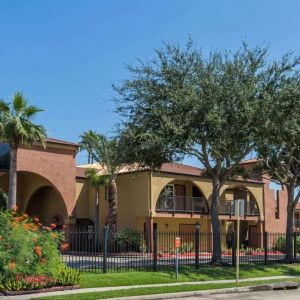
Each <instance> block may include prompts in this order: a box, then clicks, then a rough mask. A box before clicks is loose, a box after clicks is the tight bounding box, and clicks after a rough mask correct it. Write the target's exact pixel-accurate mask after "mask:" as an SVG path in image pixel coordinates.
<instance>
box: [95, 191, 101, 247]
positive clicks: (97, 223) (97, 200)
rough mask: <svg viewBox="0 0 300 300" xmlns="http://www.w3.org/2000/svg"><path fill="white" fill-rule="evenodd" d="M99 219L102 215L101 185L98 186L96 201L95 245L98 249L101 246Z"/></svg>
mask: <svg viewBox="0 0 300 300" xmlns="http://www.w3.org/2000/svg"><path fill="white" fill-rule="evenodd" d="M99 221H100V215H99V187H96V201H95V245H96V249H98V246H99V234H100V232H99Z"/></svg>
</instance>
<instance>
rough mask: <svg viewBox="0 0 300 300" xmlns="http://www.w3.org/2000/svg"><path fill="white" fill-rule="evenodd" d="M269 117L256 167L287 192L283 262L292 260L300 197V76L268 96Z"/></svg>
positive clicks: (260, 144) (259, 147)
mask: <svg viewBox="0 0 300 300" xmlns="http://www.w3.org/2000/svg"><path fill="white" fill-rule="evenodd" d="M268 106H269V108H270V109H269V116H267V115H266V116H265V117H266V118H268V119H269V120H270V122H268V124H267V125H268V127H267V130H266V131H265V135H264V137H263V138H262V139H260V143H259V144H258V156H259V159H260V160H259V161H258V164H257V166H256V171H257V169H258V170H259V171H262V175H263V176H267V177H268V178H269V179H271V180H272V181H274V182H276V183H278V184H280V185H281V186H282V187H284V188H285V189H286V191H287V195H288V203H287V224H286V239H285V249H286V261H287V262H292V261H293V230H294V208H295V206H296V204H297V203H298V201H299V198H300V190H299V187H300V78H297V77H295V78H293V79H290V80H288V81H287V82H286V83H285V84H284V85H283V86H282V88H281V89H280V91H278V93H276V94H274V96H273V98H272V99H270V104H269V105H268Z"/></svg>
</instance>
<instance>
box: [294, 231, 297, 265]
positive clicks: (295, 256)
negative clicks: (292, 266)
mask: <svg viewBox="0 0 300 300" xmlns="http://www.w3.org/2000/svg"><path fill="white" fill-rule="evenodd" d="M296 261H297V232H294V262H296Z"/></svg>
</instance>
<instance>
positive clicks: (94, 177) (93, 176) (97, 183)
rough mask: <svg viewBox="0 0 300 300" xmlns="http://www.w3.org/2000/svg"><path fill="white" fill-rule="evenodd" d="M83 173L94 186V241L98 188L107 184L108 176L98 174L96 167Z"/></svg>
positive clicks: (98, 209)
mask: <svg viewBox="0 0 300 300" xmlns="http://www.w3.org/2000/svg"><path fill="white" fill-rule="evenodd" d="M85 175H86V177H87V178H88V180H89V183H90V185H91V186H93V187H94V188H95V242H96V245H98V242H99V232H100V231H99V222H100V204H99V200H100V197H99V189H100V187H101V186H106V185H107V184H108V176H105V175H100V174H98V171H97V170H96V169H87V170H86V171H85Z"/></svg>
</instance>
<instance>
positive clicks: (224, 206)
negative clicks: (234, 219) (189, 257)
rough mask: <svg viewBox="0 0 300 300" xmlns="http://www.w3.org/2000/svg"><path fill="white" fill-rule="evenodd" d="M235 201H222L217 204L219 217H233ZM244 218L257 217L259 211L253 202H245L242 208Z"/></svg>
mask: <svg viewBox="0 0 300 300" xmlns="http://www.w3.org/2000/svg"><path fill="white" fill-rule="evenodd" d="M235 203H236V202H235V201H234V200H223V201H221V202H220V204H219V215H229V216H234V215H235ZM244 215H245V216H259V209H258V206H257V203H256V201H255V200H248V201H245V206H244Z"/></svg>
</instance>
